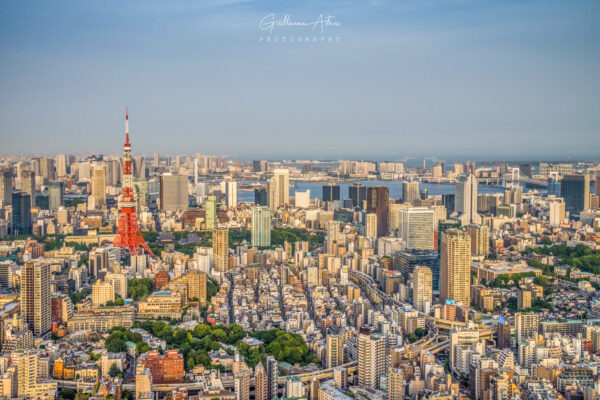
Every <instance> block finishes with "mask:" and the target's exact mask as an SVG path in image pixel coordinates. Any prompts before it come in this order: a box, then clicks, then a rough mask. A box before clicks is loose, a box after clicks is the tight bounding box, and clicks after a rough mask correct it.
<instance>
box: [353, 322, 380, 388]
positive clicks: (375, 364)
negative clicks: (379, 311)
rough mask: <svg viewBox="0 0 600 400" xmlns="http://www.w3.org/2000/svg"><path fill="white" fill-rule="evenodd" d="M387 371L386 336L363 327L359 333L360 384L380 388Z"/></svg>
mask: <svg viewBox="0 0 600 400" xmlns="http://www.w3.org/2000/svg"><path fill="white" fill-rule="evenodd" d="M385 372H386V354H385V336H383V335H381V334H379V333H371V331H370V330H369V329H368V328H365V327H361V328H360V333H359V335H358V384H359V386H364V387H367V388H370V389H378V388H379V383H380V381H381V377H382V376H383V375H385Z"/></svg>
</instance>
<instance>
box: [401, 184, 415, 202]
mask: <svg viewBox="0 0 600 400" xmlns="http://www.w3.org/2000/svg"><path fill="white" fill-rule="evenodd" d="M418 199H419V182H416V181H407V182H402V202H404V203H407V204H412V202H413V201H415V200H418Z"/></svg>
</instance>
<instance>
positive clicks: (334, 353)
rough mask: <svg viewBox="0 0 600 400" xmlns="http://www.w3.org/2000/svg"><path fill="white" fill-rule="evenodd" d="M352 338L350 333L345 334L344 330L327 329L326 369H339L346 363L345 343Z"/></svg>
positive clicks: (333, 327) (336, 328) (332, 327)
mask: <svg viewBox="0 0 600 400" xmlns="http://www.w3.org/2000/svg"><path fill="white" fill-rule="evenodd" d="M349 337H350V333H349V332H345V331H344V330H343V328H339V327H336V326H330V327H329V328H327V336H326V338H325V343H326V346H325V347H326V348H325V358H326V359H325V366H326V368H333V367H337V366H338V365H342V364H343V363H344V342H345V341H346V339H347V338H349Z"/></svg>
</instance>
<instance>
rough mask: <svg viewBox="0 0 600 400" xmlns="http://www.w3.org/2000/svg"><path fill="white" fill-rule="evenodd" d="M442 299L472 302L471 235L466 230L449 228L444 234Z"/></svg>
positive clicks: (441, 276) (441, 279)
mask: <svg viewBox="0 0 600 400" xmlns="http://www.w3.org/2000/svg"><path fill="white" fill-rule="evenodd" d="M441 253H442V257H441V263H440V300H441V301H442V303H443V302H444V301H446V300H454V301H455V302H457V303H462V304H463V305H464V306H467V307H468V306H469V305H470V303H471V293H470V292H471V237H470V236H469V235H468V234H467V233H466V232H464V231H459V230H457V229H448V230H447V231H446V232H444V233H443V234H442V249H441Z"/></svg>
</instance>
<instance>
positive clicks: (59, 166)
mask: <svg viewBox="0 0 600 400" xmlns="http://www.w3.org/2000/svg"><path fill="white" fill-rule="evenodd" d="M55 165H56V176H57V177H58V178H64V177H65V176H67V156H65V155H64V154H57V155H56V158H55Z"/></svg>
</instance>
